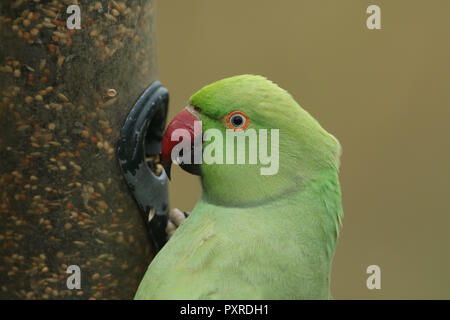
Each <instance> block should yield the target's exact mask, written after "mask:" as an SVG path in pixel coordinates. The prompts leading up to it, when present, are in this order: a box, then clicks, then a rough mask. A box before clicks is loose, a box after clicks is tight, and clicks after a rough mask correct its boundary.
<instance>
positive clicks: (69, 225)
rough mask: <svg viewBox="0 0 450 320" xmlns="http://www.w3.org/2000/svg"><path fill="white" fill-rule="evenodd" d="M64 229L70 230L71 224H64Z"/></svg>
mask: <svg viewBox="0 0 450 320" xmlns="http://www.w3.org/2000/svg"><path fill="white" fill-rule="evenodd" d="M64 229H66V230H69V229H72V224H70V223H66V224H65V225H64Z"/></svg>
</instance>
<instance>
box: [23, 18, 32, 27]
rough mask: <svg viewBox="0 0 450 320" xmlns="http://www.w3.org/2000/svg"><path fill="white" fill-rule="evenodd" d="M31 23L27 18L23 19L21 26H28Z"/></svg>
mask: <svg viewBox="0 0 450 320" xmlns="http://www.w3.org/2000/svg"><path fill="white" fill-rule="evenodd" d="M30 25H31V21H30V20H28V19H25V20H23V26H24V27H29V26H30Z"/></svg>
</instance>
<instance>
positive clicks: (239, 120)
mask: <svg viewBox="0 0 450 320" xmlns="http://www.w3.org/2000/svg"><path fill="white" fill-rule="evenodd" d="M226 124H227V127H228V128H229V129H232V130H235V131H237V130H245V129H247V127H248V126H249V124H250V119H249V118H248V116H247V115H246V114H245V112H243V111H238V110H237V111H233V112H230V113H229V114H228V116H227V119H226Z"/></svg>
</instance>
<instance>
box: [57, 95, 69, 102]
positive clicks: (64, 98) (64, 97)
mask: <svg viewBox="0 0 450 320" xmlns="http://www.w3.org/2000/svg"><path fill="white" fill-rule="evenodd" d="M58 98H60V99H61V100H62V101H64V102H69V98H67V97H66V96H65V95H63V94H62V93H58Z"/></svg>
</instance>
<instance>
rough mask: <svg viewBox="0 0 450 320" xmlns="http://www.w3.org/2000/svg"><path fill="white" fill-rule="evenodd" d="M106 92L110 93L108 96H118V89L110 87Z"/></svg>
mask: <svg viewBox="0 0 450 320" xmlns="http://www.w3.org/2000/svg"><path fill="white" fill-rule="evenodd" d="M106 94H107V95H108V97H110V98H114V97H115V96H117V91H116V89H108V91H106Z"/></svg>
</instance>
